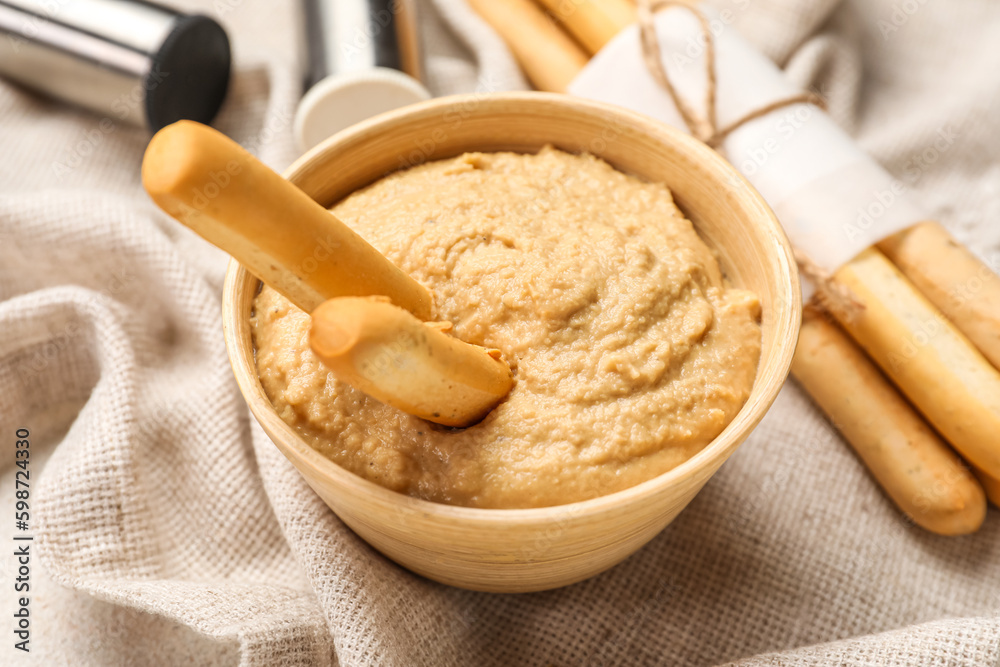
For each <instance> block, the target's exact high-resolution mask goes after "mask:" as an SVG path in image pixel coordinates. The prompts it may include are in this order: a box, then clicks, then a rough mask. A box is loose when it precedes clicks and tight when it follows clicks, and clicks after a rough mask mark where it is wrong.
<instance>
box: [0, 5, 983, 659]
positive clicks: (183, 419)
mask: <svg viewBox="0 0 1000 667" xmlns="http://www.w3.org/2000/svg"><path fill="white" fill-rule="evenodd" d="M54 4H55V5H58V4H59V3H54ZM177 4H179V5H180V4H181V3H177ZM183 6H184V7H185V8H191V9H194V8H200V9H201V10H202V11H205V12H208V13H211V14H214V15H216V16H218V17H219V18H220V20H221V21H222V22H223V23H224V24H225V25H226V26H227V28H228V29H229V31H230V33H231V35H232V36H233V38H234V43H235V54H236V63H237V75H236V79H235V82H234V86H233V90H232V94H231V96H230V98H229V100H228V102H227V105H226V107H225V109H224V111H223V113H222V114H221V116H220V117H219V119H218V123H217V124H218V126H219V127H220V128H221V129H223V130H224V131H226V132H227V133H229V134H231V135H232V136H234V137H235V138H236V139H237V140H239V141H241V142H243V143H244V144H245V145H247V146H249V147H250V148H252V149H253V150H254V151H256V152H257V153H258V154H259V155H260V156H261V157H262V158H263V159H264V160H265V161H267V162H268V163H269V164H271V165H272V166H274V167H276V168H279V169H280V168H283V167H285V166H287V164H288V163H289V162H290V161H291V160H292V159H293V158H294V157H295V155H294V151H293V149H292V144H291V138H290V119H291V114H292V110H293V108H294V104H295V102H296V99H297V95H298V69H297V63H296V61H295V59H294V54H295V53H296V50H295V43H296V41H297V40H298V39H299V38H298V37H297V36H296V35H297V32H296V27H297V25H296V21H297V16H296V14H295V13H294V10H293V7H292V3H279V2H267V1H266V0H204V2H201V3H197V2H193V1H191V2H185V3H183ZM728 6H729V7H730V8H731V9H732V11H733V12H734V13H733V16H734V17H735V21H736V23H737V25H738V27H739V28H740V29H741V30H742V31H743V32H744V33H745V34H746V35H747V36H748V37H749V38H750V39H751V40H753V41H754V42H755V43H757V44H758V45H759V46H760V47H761V48H762V49H763V50H764V51H766V52H767V53H768V55H770V56H771V57H773V58H775V59H776V60H777V61H778V62H779V63H781V64H782V65H784V66H786V67H787V69H788V71H789V72H790V73H791V75H792V76H794V77H795V79H796V80H797V81H798V82H800V83H802V84H804V85H805V84H812V85H814V86H815V87H817V88H818V89H819V90H820V91H821V92H822V93H824V94H825V95H826V96H828V97H829V99H830V104H831V109H832V112H833V113H834V115H835V117H836V118H837V119H838V120H839V121H840V122H841V123H843V124H844V125H845V126H846V127H847V128H848V129H849V130H850V131H852V132H853V133H854V134H856V136H857V137H858V139H859V141H860V142H861V143H862V145H863V146H864V147H865V148H867V149H868V150H870V151H871V152H872V153H873V154H874V155H876V156H877V157H878V158H879V159H880V160H882V162H883V163H884V164H885V165H887V166H888V167H889V168H890V169H891V170H892V171H893V172H894V173H895V174H896V175H897V176H898V177H899V178H900V179H901V180H902V181H903V182H904V183H905V184H906V185H907V187H912V188H915V189H916V190H917V191H918V193H919V195H920V196H921V197H922V198H923V199H924V201H925V202H926V203H927V204H928V205H929V206H930V207H931V209H932V210H933V211H934V212H935V213H936V214H937V215H938V216H939V217H940V219H941V220H943V221H944V222H945V223H946V224H947V225H948V226H949V227H950V228H951V229H952V230H953V231H954V232H955V233H956V234H957V235H958V236H959V237H961V238H962V239H963V240H965V241H966V242H968V243H969V244H970V246H971V247H972V248H974V249H975V250H976V251H977V252H979V253H981V254H982V255H983V256H984V257H985V258H986V259H987V260H989V261H991V263H992V265H993V266H994V267H997V266H1000V262H998V261H997V259H998V258H1000V255H998V254H996V253H997V251H998V250H1000V226H996V225H995V224H993V223H994V222H995V219H996V218H997V217H998V215H1000V165H998V163H997V156H998V155H1000V96H998V93H997V90H998V88H997V83H996V76H997V75H996V73H997V72H998V71H1000V48H998V44H1000V6H998V5H996V3H993V2H991V1H990V0H980V1H973V0H964V1H963V2H952V3H942V2H927V1H924V0H894V1H893V0H880V1H878V2H871V1H870V0H855V1H853V2H838V0H740V1H739V2H731V3H729V5H728ZM422 8H423V9H424V10H425V11H424V14H423V22H422V23H423V25H422V28H423V30H424V33H425V43H426V46H427V49H428V51H429V53H430V59H429V68H428V69H429V73H430V79H429V80H430V84H431V86H432V88H433V89H434V90H435V92H437V93H439V94H441V93H447V92H457V91H463V90H474V89H477V88H478V89H479V90H481V91H494V90H502V89H507V88H515V87H518V86H520V85H522V81H521V79H520V77H519V75H518V74H517V71H516V68H514V66H513V65H512V62H511V61H510V59H509V56H508V55H507V54H506V52H505V51H504V49H503V47H502V45H501V44H500V42H499V41H498V40H497V39H496V37H495V36H494V35H493V34H492V33H491V32H490V31H489V30H488V29H487V28H485V26H483V25H482V24H481V23H479V22H478V21H476V19H475V18H474V17H471V16H470V15H469V14H468V11H467V9H466V8H465V6H464V5H463V4H461V2H460V0H437V2H436V3H433V4H432V3H430V2H425V3H423V5H422ZM456 26H459V29H460V34H456V33H455V32H454V29H455V27H456ZM147 140H148V136H147V135H146V134H145V133H144V132H142V131H139V130H135V129H129V128H125V127H114V129H113V130H111V131H104V130H102V129H101V126H100V118H99V117H95V116H93V115H88V114H85V113H80V112H76V111H72V110H68V109H66V108H64V107H62V106H59V105H56V104H53V103H51V102H48V101H44V100H41V99H39V98H36V97H34V96H32V95H30V94H28V93H26V92H24V91H23V90H20V89H18V88H16V87H14V86H12V85H9V84H7V83H0V193H2V194H0V331H2V335H0V443H2V444H0V451H2V452H3V453H2V458H0V461H3V465H4V466H5V467H4V468H3V471H4V472H3V482H2V484H0V498H2V501H0V509H2V513H0V516H2V522H0V525H3V530H2V531H0V535H2V538H0V539H3V540H4V543H3V546H2V553H3V554H5V556H4V557H3V559H2V563H3V570H4V574H5V578H4V583H3V591H4V592H3V596H2V599H3V605H2V608H0V616H2V617H3V618H5V619H7V620H6V621H4V623H3V624H2V627H3V628H4V631H3V633H0V637H3V640H2V648H0V663H3V664H28V663H29V662H34V663H35V664H38V665H177V664H220V665H228V664H241V665H279V664H280V665H297V664H300V665H334V664H339V665H344V666H353V665H428V666H431V665H433V666H437V665H442V666H445V665H538V666H543V665H558V666H568V665H642V664H662V665H716V664H720V663H725V662H727V661H738V662H737V664H741V665H831V664H835V665H916V664H927V665H976V666H978V665H983V666H986V665H989V666H992V665H995V664H996V663H997V660H998V656H1000V648H998V639H1000V617H998V611H1000V516H998V514H997V512H996V510H992V511H991V513H990V516H989V517H988V519H987V521H986V524H985V526H984V527H983V529H982V530H981V531H980V532H979V533H978V534H976V535H974V536H970V537H964V538H958V539H948V538H940V537H935V536H933V535H930V534H928V533H926V532H924V531H922V530H920V529H918V528H915V527H912V526H910V525H908V524H907V523H906V522H904V521H903V520H902V519H901V517H900V515H899V513H898V512H897V510H896V509H895V508H894V507H893V506H892V505H891V504H890V503H889V502H888V501H887V500H886V498H885V497H884V496H883V495H882V493H881V492H880V491H879V490H878V489H877V488H876V486H875V485H874V483H873V482H872V480H871V479H870V477H869V476H868V474H867V473H866V472H865V470H864V468H863V467H862V466H861V465H860V464H859V463H858V461H857V460H856V459H855V457H854V456H853V455H852V454H851V453H850V451H849V450H848V449H847V448H846V447H845V446H844V444H843V442H842V441H841V440H840V438H839V437H838V436H837V434H836V432H835V431H834V430H833V429H832V428H831V427H830V425H829V424H828V423H827V422H826V421H825V420H824V419H823V418H822V417H821V416H820V415H819V414H818V413H817V411H816V409H815V408H813V407H812V405H811V404H810V403H809V401H808V400H807V399H806V398H805V397H804V395H803V393H802V392H801V391H800V389H799V388H798V387H796V386H795V384H794V383H793V382H791V381H790V382H789V384H788V385H787V386H786V387H785V390H784V391H783V393H782V394H781V396H780V397H779V399H778V401H777V403H776V404H775V406H774V408H773V409H772V411H771V412H770V414H769V415H768V417H767V419H766V420H765V421H764V422H763V424H761V426H760V427H759V428H758V429H757V430H756V431H755V433H754V434H753V436H752V437H751V438H750V439H749V440H748V441H747V442H746V443H745V444H744V445H743V446H742V448H741V449H740V450H739V451H738V452H737V454H736V455H735V456H734V457H733V458H732V460H731V461H730V462H729V463H728V464H727V465H726V466H725V467H724V468H723V469H722V470H721V472H719V474H718V475H717V476H716V477H714V478H713V479H712V481H711V482H710V483H709V484H708V486H707V487H706V488H705V489H704V491H703V492H702V493H701V494H700V495H699V496H698V497H697V498H696V499H695V501H694V502H693V503H692V505H691V506H690V507H689V508H688V509H687V510H686V511H685V512H684V513H683V514H682V515H681V517H680V518H679V519H678V520H677V521H676V522H675V523H674V524H673V525H672V526H670V527H669V528H668V529H667V530H666V531H665V532H664V533H663V534H661V535H660V536H659V537H657V538H656V539H654V540H653V541H652V542H651V543H650V544H649V545H648V546H647V547H645V548H644V549H642V551H640V552H639V553H638V554H636V555H635V556H634V557H632V558H630V559H629V560H628V561H626V562H625V563H624V564H622V565H620V566H619V567H616V568H615V569H613V570H611V571H609V572H607V573H606V574H604V575H602V576H599V577H597V578H595V579H592V580H590V581H587V582H584V583H581V584H578V585H575V586H572V587H569V588H565V589H562V590H557V591H552V592H548V593H541V594H532V595H519V596H499V595H487V594H479V593H471V592H466V591H461V590H457V589H452V588H448V587H445V586H441V585H438V584H435V583H432V582H429V581H426V580H423V579H421V578H419V577H416V576H414V575H412V574H410V573H408V572H406V571H404V570H402V569H400V568H399V567H397V566H395V565H394V564H392V563H390V562H388V561H387V560H386V559H384V558H383V557H381V556H380V555H379V554H378V553H376V552H375V551H373V550H372V549H370V548H369V547H368V546H367V545H366V544H365V543H364V542H362V541H361V540H359V539H358V538H357V537H355V536H354V535H353V534H352V533H351V532H350V531H349V530H347V529H346V528H345V527H344V526H343V525H342V524H341V523H340V521H338V520H337V518H336V517H334V516H333V515H332V514H331V513H330V512H329V511H328V510H327V509H326V507H325V506H324V505H323V504H322V503H321V502H320V501H319V499H318V498H317V497H316V496H315V495H314V494H313V493H312V492H311V491H310V490H309V489H308V488H307V487H306V485H305V483H304V482H303V481H302V480H301V479H300V477H299V476H298V474H297V473H296V472H295V471H294V469H293V468H292V467H291V466H290V465H289V464H288V463H287V462H286V461H285V460H284V459H283V458H282V456H281V455H280V454H279V453H278V452H277V450H276V449H275V448H274V447H273V445H272V444H271V443H270V442H269V441H268V440H267V438H266V437H265V436H264V435H263V434H262V432H261V431H260V430H259V429H258V428H257V427H256V425H255V424H254V423H253V421H252V420H251V418H250V417H249V415H248V413H247V410H246V408H245V406H244V404H243V402H242V401H241V399H240V396H239V394H238V392H237V389H236V386H235V383H234V381H233V378H232V376H231V373H230V370H229V366H228V363H227V359H226V354H225V350H224V347H223V342H222V332H221V324H220V314H219V295H220V287H221V277H222V273H223V269H224V266H225V257H224V256H223V255H222V253H220V252H218V251H215V250H214V249H212V248H209V247H207V246H206V245H205V244H204V243H203V242H201V241H200V240H199V239H197V238H195V237H194V236H193V235H191V234H190V233H188V232H187V231H186V230H184V229H182V228H181V227H180V226H179V225H177V224H176V223H175V222H173V221H172V220H170V219H168V218H167V217H165V216H164V215H163V214H161V213H160V212H159V211H157V210H156V209H155V208H154V206H153V205H152V204H151V203H150V202H149V201H148V200H147V198H146V197H145V195H144V194H143V192H142V190H141V187H140V183H139V172H138V167H139V163H140V159H141V155H142V151H143V148H144V147H145V143H146V141H147ZM16 428H29V429H30V430H31V432H32V442H33V449H32V459H31V466H32V478H31V479H32V485H33V486H32V494H33V496H32V512H33V517H32V518H33V522H34V523H33V532H34V534H35V535H36V536H37V538H38V541H37V542H36V543H35V544H34V546H33V547H32V548H33V549H34V550H35V551H34V552H33V562H32V565H33V570H32V603H31V614H32V620H33V625H32V630H33V634H32V640H31V645H30V646H31V649H32V652H31V653H30V655H27V656H26V655H24V654H21V653H19V652H15V651H14V650H13V649H12V646H11V645H12V644H13V635H12V634H10V632H9V629H8V628H9V626H10V625H11V616H10V613H11V611H12V610H13V607H14V603H13V600H12V598H13V591H12V582H11V579H12V577H13V574H14V571H15V569H16V564H15V562H14V559H13V558H12V556H11V555H9V554H11V553H12V552H13V549H12V548H11V545H12V544H13V543H12V542H11V541H10V534H11V532H13V527H12V525H11V524H12V523H13V520H12V516H13V490H14V489H13V481H12V479H13V470H14V468H13V461H14V442H13V440H14V432H15V429H16ZM43 465H44V471H43Z"/></svg>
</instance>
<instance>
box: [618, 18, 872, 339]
mask: <svg viewBox="0 0 1000 667" xmlns="http://www.w3.org/2000/svg"><path fill="white" fill-rule="evenodd" d="M670 7H679V8H681V9H686V10H688V11H689V12H691V14H692V15H693V16H694V17H695V19H697V21H698V24H699V26H700V28H701V33H702V39H703V40H704V44H705V113H704V115H699V114H698V113H697V112H695V110H694V109H693V108H692V107H691V105H690V104H688V102H687V100H685V99H684V98H683V97H681V96H680V95H679V94H678V92H677V89H676V88H674V85H673V83H672V82H671V81H670V76H669V75H668V74H667V68H666V66H665V65H664V64H663V51H662V49H661V48H660V41H659V38H658V36H657V34H656V23H655V21H654V16H655V14H656V13H657V12H659V11H661V10H664V9H668V8H670ZM638 21H639V36H640V40H641V44H642V58H643V61H644V62H645V63H646V68H647V69H648V70H649V73H650V74H651V75H652V77H653V79H654V80H655V81H656V82H657V83H658V84H659V85H660V86H661V87H662V88H663V89H664V90H666V91H667V94H668V95H670V99H671V100H673V102H674V106H676V107H677V111H678V113H680V115H681V118H682V119H683V120H684V124H685V125H687V127H688V130H690V132H691V134H692V135H693V136H694V137H695V138H696V139H698V140H699V141H701V142H702V143H704V144H705V145H707V146H709V147H710V148H712V149H714V150H716V151H718V150H719V147H720V146H721V145H722V142H723V141H725V139H726V137H728V136H729V135H730V134H732V133H733V132H735V131H736V130H738V129H739V128H741V127H743V126H744V125H746V124H747V123H749V122H750V121H753V120H756V119H757V118H761V117H762V116H766V115H767V114H769V113H771V112H772V111H777V110H778V109H782V108H784V107H788V106H792V105H794V104H813V105H815V106H817V107H819V108H820V109H822V110H823V111H826V102H825V100H824V99H823V98H822V97H820V96H819V95H817V94H816V93H813V92H811V91H807V92H803V93H799V94H797V95H792V96H790V97H786V98H783V99H779V100H775V101H774V102H771V103H770V104H766V105H764V106H762V107H760V108H759V109H756V110H754V111H751V112H749V113H747V114H744V115H743V116H741V117H740V118H738V119H736V120H735V121H733V122H731V123H729V124H728V125H726V126H725V127H723V128H721V129H720V128H719V126H718V119H717V114H716V105H715V100H716V89H717V87H718V80H717V79H716V71H715V37H714V35H713V34H712V30H711V26H710V25H709V22H708V18H707V17H706V16H705V14H704V13H703V12H702V11H701V10H700V9H698V8H697V7H696V6H695V5H694V4H692V3H691V2H689V1H686V0H639V2H638ZM792 252H793V254H794V256H795V263H796V264H797V265H798V268H799V273H801V274H802V275H803V276H805V277H806V278H808V279H809V281H810V282H811V283H812V284H813V286H814V287H815V288H816V294H815V296H814V300H815V301H816V302H818V305H820V306H821V307H822V308H824V309H825V310H827V311H829V312H830V313H834V314H836V315H838V316H840V317H843V318H845V319H846V320H847V321H852V320H853V319H854V318H855V317H856V316H857V315H858V313H859V311H861V310H863V309H864V304H863V303H862V302H861V301H859V300H858V298H857V297H856V296H855V295H854V294H853V293H852V292H851V290H850V289H848V288H847V286H846V285H844V284H842V283H839V282H837V281H836V279H835V278H834V277H833V275H832V274H831V273H830V272H829V271H827V270H826V269H824V268H822V267H821V266H819V265H818V264H816V262H815V261H813V260H812V259H811V258H810V257H809V256H808V255H807V254H806V253H805V252H803V251H802V250H800V249H799V248H796V247H795V246H794V244H793V245H792Z"/></svg>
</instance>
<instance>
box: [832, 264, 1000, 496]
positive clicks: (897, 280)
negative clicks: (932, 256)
mask: <svg viewBox="0 0 1000 667" xmlns="http://www.w3.org/2000/svg"><path fill="white" fill-rule="evenodd" d="M834 277H835V278H836V280H837V281H838V282H840V283H842V284H844V285H846V286H847V287H848V288H849V289H850V290H851V291H852V292H853V293H854V295H855V296H857V297H858V299H859V300H860V301H861V302H862V303H863V304H864V306H865V308H864V309H863V310H862V311H861V312H860V313H858V314H857V315H856V316H855V317H853V318H846V317H844V316H843V314H838V313H836V312H835V313H834V315H835V316H837V319H838V320H839V321H840V323H841V325H842V326H843V327H844V328H845V329H847V331H848V332H849V333H850V334H851V336H852V337H853V338H854V339H855V340H856V341H857V342H858V343H859V344H860V345H861V347H862V348H864V350H865V351H867V352H868V354H869V356H871V357H872V359H874V360H875V362H876V363H877V364H878V365H879V366H880V367H881V368H882V370H883V371H884V372H885V373H886V375H888V376H889V377H890V378H891V379H892V381H893V382H894V383H895V384H896V386H897V387H899V389H900V390H901V391H902V392H903V393H904V394H905V395H906V396H907V398H909V399H910V401H911V402H912V403H913V405H914V406H915V407H916V408H917V410H919V411H920V413H922V414H923V416H924V417H925V418H926V419H927V420H928V421H929V422H930V423H931V424H932V425H933V426H934V428H936V429H937V430H938V432H939V433H940V434H941V435H942V436H944V438H945V439H946V440H947V441H948V442H950V443H951V445H952V446H953V447H954V448H955V449H957V450H958V452H959V453H960V454H961V455H962V456H963V457H965V458H966V459H967V460H968V461H969V462H970V463H972V464H974V465H976V466H978V467H980V468H982V469H983V470H984V471H986V472H987V473H988V474H989V475H991V476H994V477H1000V437H998V434H1000V372H997V370H996V369H995V368H993V366H991V365H990V363H989V362H988V361H987V360H986V359H985V358H984V357H983V355H982V354H980V353H979V351H978V350H977V349H976V348H975V347H973V345H972V343H970V342H969V341H968V339H967V338H965V337H964V336H963V335H962V334H961V333H960V332H959V331H958V330H957V329H956V328H955V327H954V325H953V324H951V322H949V321H948V320H946V319H945V317H944V316H943V315H942V314H941V312H940V311H938V310H937V309H936V308H934V306H932V305H931V304H930V303H929V302H928V301H927V299H925V298H924V297H923V295H921V294H920V292H918V291H917V289H916V288H915V287H914V286H913V285H912V283H910V282H909V281H908V280H907V279H906V278H905V277H904V276H903V274H902V273H900V272H899V269H897V268H896V267H895V266H894V265H893V264H892V262H890V261H889V260H888V259H887V258H886V256H885V255H883V254H882V253H881V252H879V251H878V250H877V249H875V248H869V249H867V250H865V251H864V252H862V253H861V254H860V255H858V256H857V257H856V258H854V259H853V260H851V261H850V262H848V263H847V264H845V265H844V266H843V267H841V268H840V269H839V270H838V271H837V272H836V273H835V274H834Z"/></svg>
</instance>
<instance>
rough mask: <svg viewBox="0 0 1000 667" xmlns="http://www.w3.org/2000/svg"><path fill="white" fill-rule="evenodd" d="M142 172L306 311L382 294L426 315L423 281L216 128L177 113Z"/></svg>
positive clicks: (194, 222) (174, 211) (174, 212)
mask: <svg viewBox="0 0 1000 667" xmlns="http://www.w3.org/2000/svg"><path fill="white" fill-rule="evenodd" d="M142 182H143V185H144V186H145V188H146V191H147V192H148V193H149V196H150V197H152V198H153V201H154V202H156V204H157V205H158V206H159V207H160V208H162V209H163V210H164V211H166V212H167V213H169V214H170V215H171V216H173V217H174V218H176V219H177V220H179V221H180V222H181V223H183V224H184V225H187V226H188V227H190V228H191V229H192V230H194V231H195V232H197V233H198V234H199V235H201V236H202V237H204V238H205V239H207V240H208V241H209V242H211V243H213V244H215V245H217V246H219V247H220V248H222V249H223V250H225V251H226V252H228V253H229V254H231V255H232V256H233V257H235V258H236V259H237V260H238V261H239V262H240V263H241V264H243V265H244V266H245V267H246V268H247V269H248V270H249V271H250V272H251V273H253V274H254V275H256V276H257V277H258V278H260V279H261V280H263V281H264V282H265V283H267V284H268V285H270V286H272V287H273V288H275V289H276V290H278V291H279V292H281V293H282V294H283V295H284V296H286V297H287V298H288V299H289V300H290V301H291V302H292V303H294V304H295V305H296V306H298V307H299V308H301V309H302V310H304V311H306V312H311V311H312V310H313V308H315V307H316V306H318V305H319V304H321V303H322V302H323V301H325V300H326V299H329V298H331V297H335V296H366V295H374V294H383V295H386V296H388V297H390V298H391V299H392V301H393V302H394V303H396V304H398V305H399V306H402V307H403V308H406V309H407V310H409V311H411V312H412V313H413V314H414V315H416V316H417V317H419V318H421V319H430V317H431V295H430V293H429V292H428V291H427V289H426V288H425V287H424V286H423V285H421V284H420V283H418V282H417V281H415V280H414V279H413V278H411V277H409V276H408V275H406V274H405V273H403V272H402V271H400V270H399V269H398V268H397V267H396V266H395V265H393V264H392V262H390V261H389V260H388V259H386V258H385V257H383V256H382V255H381V254H380V253H379V252H378V251H377V250H376V249H375V248H373V247H372V246H371V245H369V244H368V243H367V242H366V241H365V240H364V239H363V238H361V237H360V236H359V235H358V234H357V233H355V232H354V231H353V230H352V229H350V228H349V227H348V226H347V225H345V224H344V223H343V222H341V221H340V220H338V219H337V218H336V217H335V216H334V215H333V214H331V213H330V212H329V211H327V210H326V209H325V208H323V207H322V206H320V205H319V204H317V203H316V202H315V201H313V200H312V198H310V197H309V196H308V195H307V194H305V193H304V192H302V191H301V190H299V189H298V188H297V187H295V186H294V185H292V184H291V183H289V182H288V181H286V180H285V179H284V178H282V177H281V176H280V175H279V174H277V173H275V172H274V171H272V170H271V169H270V168H269V167H267V166H266V165H265V164H264V163H262V162H261V161H260V160H258V159H257V158H255V157H254V156H253V155H251V154H250V153H248V152H247V151H245V150H244V149H243V148H242V147H240V145H239V144H237V143H236V142H235V141H233V140H232V139H230V138H229V137H227V136H225V135H224V134H222V133H221V132H218V131H217V130H213V129H212V128H210V127H208V126H206V125H202V124H200V123H195V122H192V121H187V120H182V121H179V122H177V123H174V124H173V125H168V126H167V127H165V128H163V129H162V130H160V131H159V132H157V133H156V135H155V136H154V137H153V139H152V141H150V143H149V147H148V148H146V155H145V157H144V158H143V161H142Z"/></svg>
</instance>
